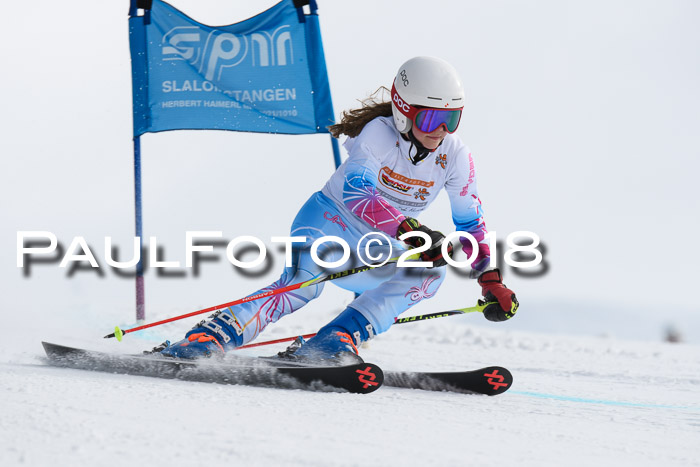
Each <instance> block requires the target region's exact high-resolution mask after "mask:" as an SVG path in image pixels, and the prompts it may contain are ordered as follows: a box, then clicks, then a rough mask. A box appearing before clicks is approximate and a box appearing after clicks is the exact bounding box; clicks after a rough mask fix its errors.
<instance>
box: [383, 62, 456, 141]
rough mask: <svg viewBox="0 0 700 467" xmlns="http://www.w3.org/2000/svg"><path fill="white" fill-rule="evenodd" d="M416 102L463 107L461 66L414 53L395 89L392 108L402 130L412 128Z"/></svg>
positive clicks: (400, 75)
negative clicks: (417, 55)
mask: <svg viewBox="0 0 700 467" xmlns="http://www.w3.org/2000/svg"><path fill="white" fill-rule="evenodd" d="M416 106H418V107H431V108H437V109H449V110H461V109H462V108H463V107H464V88H463V87H462V82H461V80H460V79H459V75H458V74H457V70H455V69H454V67H453V66H452V65H450V64H449V63H447V62H446V61H445V60H442V59H440V58H436V57H414V58H412V59H410V60H409V61H407V62H406V63H404V64H403V65H401V67H400V68H399V72H398V73H397V74H396V78H395V79H394V86H393V87H392V90H391V111H392V114H393V116H394V123H395V124H396V128H397V129H398V130H399V132H401V133H408V132H409V130H410V129H411V127H412V125H413V120H412V118H411V115H414V114H415V107H416Z"/></svg>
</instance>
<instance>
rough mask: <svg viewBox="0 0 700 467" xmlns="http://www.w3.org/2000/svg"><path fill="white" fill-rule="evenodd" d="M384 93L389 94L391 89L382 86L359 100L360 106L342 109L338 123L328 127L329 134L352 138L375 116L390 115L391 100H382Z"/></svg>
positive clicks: (336, 136) (335, 136)
mask: <svg viewBox="0 0 700 467" xmlns="http://www.w3.org/2000/svg"><path fill="white" fill-rule="evenodd" d="M384 93H386V94H387V95H390V94H391V91H389V90H388V89H387V88H385V87H384V86H382V87H380V88H379V89H377V90H376V91H374V92H373V93H372V94H371V95H370V96H369V97H368V98H367V99H365V100H363V101H360V102H361V103H362V107H360V108H358V109H353V110H345V111H343V113H342V115H341V118H340V123H336V124H335V125H331V126H329V127H328V130H329V131H330V132H331V135H333V137H334V138H340V135H347V136H349V137H351V138H354V137H355V136H357V135H359V134H360V132H361V131H362V129H363V128H364V127H365V125H367V124H368V123H369V122H370V121H372V120H374V119H375V118H377V117H391V115H392V114H391V101H389V102H386V101H384V99H383V95H384Z"/></svg>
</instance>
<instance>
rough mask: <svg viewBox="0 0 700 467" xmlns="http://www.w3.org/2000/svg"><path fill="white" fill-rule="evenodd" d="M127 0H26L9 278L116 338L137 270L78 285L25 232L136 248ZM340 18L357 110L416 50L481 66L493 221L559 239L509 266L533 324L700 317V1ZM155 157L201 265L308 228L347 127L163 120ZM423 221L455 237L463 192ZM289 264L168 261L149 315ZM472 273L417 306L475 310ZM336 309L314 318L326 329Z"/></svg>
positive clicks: (375, 12) (11, 124)
mask: <svg viewBox="0 0 700 467" xmlns="http://www.w3.org/2000/svg"><path fill="white" fill-rule="evenodd" d="M250 3H251V2H242V1H235V2H234V1H228V2H224V1H221V0H199V1H194V0H191V1H174V2H172V4H173V5H175V6H177V7H180V8H181V9H183V11H185V12H186V13H188V14H190V15H191V16H193V17H194V18H195V19H198V20H200V21H202V22H205V23H210V24H225V23H231V22H235V21H238V20H241V19H244V18H246V17H248V16H250V15H251V14H254V13H255V12H256V11H262V10H263V9H264V8H266V7H267V6H269V5H271V4H273V3H274V2H256V5H255V6H251V5H250ZM98 5H99V6H98ZM80 7H82V5H81V6H80ZM127 9H128V2H127V1H123V2H101V3H99V4H94V5H92V7H91V8H84V9H82V10H81V9H76V8H71V7H69V6H68V5H66V4H65V3H61V2H52V1H37V2H34V3H33V11H35V12H37V13H36V14H29V13H27V11H26V10H25V9H24V8H23V5H21V4H19V3H16V2H15V3H11V4H8V5H6V6H5V13H6V16H5V17H6V18H11V20H10V21H6V22H5V24H4V26H3V28H2V29H1V32H0V34H1V35H2V37H1V39H2V40H0V52H1V53H2V57H3V73H2V74H1V75H0V88H1V89H2V90H3V91H4V92H3V112H2V114H0V119H1V121H0V123H1V124H0V128H1V131H2V138H0V153H1V154H2V159H1V160H2V170H0V177H2V178H1V179H0V190H2V193H1V194H2V202H1V205H2V218H3V222H2V231H1V232H0V246H2V248H0V260H1V264H2V268H1V269H0V279H1V280H2V283H3V284H5V286H4V287H3V291H4V293H3V294H2V296H1V300H2V313H3V316H4V317H7V318H10V319H11V320H10V322H12V319H17V320H22V319H28V318H29V317H30V316H37V317H39V316H40V317H47V316H48V315H49V314H50V316H51V318H47V319H53V320H55V321H56V323H57V325H60V326H65V327H70V325H71V323H73V322H75V321H76V320H85V319H88V320H90V321H91V322H94V323H95V326H96V327H97V326H103V323H104V322H106V326H103V327H105V334H106V333H107V332H109V330H110V325H113V324H116V323H112V321H113V320H115V319H123V320H124V321H128V320H129V319H130V318H131V317H132V316H133V302H134V292H133V284H132V281H130V280H126V279H122V278H118V277H116V276H115V275H114V274H113V273H112V272H111V271H109V270H107V269H105V270H104V277H103V278H99V277H98V276H97V274H95V273H90V272H78V273H77V274H76V276H75V277H73V278H66V271H65V270H61V269H59V268H58V265H57V263H53V264H50V265H37V266H36V268H35V269H34V271H33V272H32V274H31V277H30V278H25V277H23V274H22V270H20V269H18V268H17V267H16V247H15V245H16V232H17V231H18V230H49V231H52V232H54V233H56V234H57V235H58V237H59V240H60V241H61V242H62V243H63V244H64V246H68V244H69V243H70V241H71V240H72V238H73V237H74V236H77V235H82V236H84V237H86V239H87V240H88V242H89V243H90V245H91V246H94V247H95V253H96V255H97V256H98V259H100V258H101V257H103V248H102V243H103V241H104V237H105V236H112V237H113V238H114V240H115V242H116V243H118V244H119V245H121V246H122V250H129V249H130V244H131V237H132V236H133V229H134V227H133V176H132V171H133V168H132V146H131V83H130V58H129V49H128V35H127ZM319 14H320V20H321V29H322V34H323V40H324V47H325V52H326V61H327V65H328V70H329V77H330V83H331V90H332V94H333V99H334V107H335V111H336V114H339V113H340V111H341V110H343V109H348V108H351V107H354V106H356V105H357V102H356V100H357V99H361V98H364V97H366V96H367V95H368V94H370V93H371V92H372V91H374V90H375V89H376V88H377V87H379V86H380V85H390V83H391V80H392V79H393V76H394V74H395V73H396V70H397V68H398V66H399V65H400V64H401V63H402V62H403V61H405V60H406V59H408V58H410V57H412V56H416V55H436V56H440V57H442V58H444V59H446V60H448V61H450V62H451V63H452V64H453V65H454V66H455V67H456V68H457V69H458V70H459V72H460V73H461V75H462V78H463V81H464V84H465V88H466V92H467V107H466V109H465V113H464V117H463V119H462V125H461V127H460V130H459V134H460V136H461V137H462V138H463V139H464V140H465V141H466V142H467V144H468V145H469V146H470V147H471V149H472V152H473V153H474V155H475V158H476V163H477V177H478V184H479V190H480V195H481V199H482V201H483V204H484V208H485V211H486V221H487V226H488V227H489V229H490V230H495V231H497V232H498V234H499V237H500V238H505V235H507V234H508V233H510V232H513V231H517V230H530V231H533V232H536V233H537V234H539V235H540V236H541V238H542V240H543V242H545V244H546V245H547V247H548V251H547V254H546V259H547V261H548V262H549V263H550V267H551V268H550V272H549V273H548V274H547V275H546V276H544V277H542V278H539V279H529V280H528V279H520V278H517V277H515V276H514V275H513V274H512V273H509V272H508V271H506V277H507V281H506V282H507V284H508V285H509V286H511V288H513V289H514V290H515V291H516V292H517V293H518V296H519V298H520V301H521V302H522V303H523V308H522V312H521V314H520V315H519V316H518V319H519V320H520V325H522V326H525V327H527V325H528V321H529V320H531V321H530V322H531V323H537V322H538V320H537V317H538V313H540V312H542V310H545V309H546V310H549V311H552V310H555V311H557V313H558V314H556V315H548V316H555V317H556V318H555V319H556V322H557V323H558V324H559V328H560V329H561V330H562V331H571V330H572V329H571V328H572V324H571V323H574V322H578V320H580V319H581V317H580V316H576V317H574V316H572V315H571V314H567V312H569V313H578V312H580V311H581V310H585V309H586V308H589V309H590V308H597V307H598V306H599V307H600V308H601V309H607V310H610V312H611V313H615V312H618V311H619V312H626V313H631V314H630V315H629V316H632V317H633V318H632V319H631V320H630V321H627V322H626V323H627V324H628V325H629V326H631V327H634V326H637V325H640V326H643V324H644V323H643V322H644V321H645V320H648V321H649V322H652V321H653V322H657V321H659V320H660V319H664V320H667V321H674V322H676V323H677V325H680V326H684V323H693V321H692V320H693V319H695V321H694V324H697V323H698V320H697V318H695V316H696V315H697V313H698V312H699V311H700V310H698V305H697V301H696V300H695V297H694V287H695V284H696V283H697V279H698V278H699V277H698V273H697V268H696V264H697V263H698V260H699V259H700V254H699V253H698V249H697V246H696V243H697V241H696V237H697V235H696V233H697V231H698V228H699V227H700V222H699V219H698V213H700V209H699V208H700V206H699V200H700V190H699V189H698V187H697V184H696V181H695V180H696V177H697V173H698V171H699V169H700V163H699V162H698V161H699V158H698V156H700V154H699V153H700V144H699V141H698V139H699V136H698V135H699V134H700V132H699V129H700V87H699V86H698V83H700V55H699V54H698V50H699V47H698V46H699V45H700V29H699V28H698V27H697V25H698V23H699V20H700V4H698V3H697V2H694V1H664V2H661V1H637V2H629V1H585V2H584V1H569V2H561V1H534V2H519V1H499V2H476V1H459V2H458V1H453V2H447V1H432V2H420V1H416V0H411V1H406V2H401V3H400V7H399V6H398V4H397V3H395V2H375V1H353V2H339V1H329V0H321V1H320V10H319ZM143 157H144V162H143V165H144V167H143V183H144V228H145V233H146V234H147V235H156V236H157V237H158V238H159V240H161V241H162V242H163V243H164V244H165V246H166V255H167V259H169V260H180V261H184V238H185V231H187V230H221V231H223V232H224V236H225V237H226V238H233V237H235V236H238V235H256V236H259V237H261V238H262V239H269V238H270V237H272V236H280V235H287V233H288V229H289V226H290V224H291V221H292V219H293V218H294V215H295V214H296V212H297V210H298V208H299V207H300V206H301V205H302V204H303V202H304V201H305V200H306V198H308V196H309V195H310V194H311V193H312V192H313V191H315V190H317V189H320V187H321V186H322V185H323V184H324V183H325V181H326V179H327V178H328V176H330V174H331V172H332V159H331V156H330V144H329V141H328V137H327V136H320V135H317V136H297V137H289V136H271V135H250V134H239V133H231V132H206V131H205V132H171V133H168V134H158V135H146V136H144V137H143ZM421 220H422V221H423V222H424V223H426V224H427V225H429V226H431V227H434V228H438V229H441V230H443V231H451V230H452V229H453V226H452V225H451V222H450V215H449V206H448V203H447V199H446V198H445V197H443V198H442V199H439V200H438V201H436V202H435V203H434V205H433V206H432V207H431V209H430V210H429V211H428V212H427V213H426V214H425V216H424V217H423V218H421ZM221 257H222V258H223V252H222V253H221ZM276 258H277V260H276V262H275V265H274V267H273V268H272V270H271V271H270V272H269V273H267V274H266V275H264V276H263V277H258V278H246V277H243V276H242V275H240V274H238V273H234V272H231V269H230V266H228V265H227V264H225V263H224V262H223V261H224V260H223V259H222V261H221V262H219V263H218V265H217V264H209V263H208V264H205V265H204V266H203V272H202V275H201V277H200V278H199V279H194V278H193V277H192V274H191V271H188V272H186V277H185V278H184V279H182V278H181V279H161V278H158V277H156V276H155V274H153V271H151V272H150V273H149V275H148V276H147V285H146V290H147V309H148V310H149V313H150V315H149V316H159V317H164V316H171V315H173V314H176V313H183V312H187V311H191V310H194V309H197V308H200V307H205V306H209V305H214V304H216V303H221V302H225V301H229V300H233V299H235V298H239V297H241V296H244V295H247V294H248V293H250V292H253V291H254V290H257V289H258V288H260V287H262V286H265V285H267V284H268V283H270V282H272V281H273V280H274V279H276V277H277V276H278V274H279V272H280V271H281V265H282V264H281V256H280V255H277V256H276ZM102 262H103V263H104V261H102ZM465 281H466V280H465V279H462V278H459V277H456V276H454V275H453V276H451V277H450V278H449V279H448V281H447V282H446V283H445V285H444V286H443V290H442V291H441V293H440V294H438V297H437V298H435V299H433V300H431V301H430V302H425V303H423V304H421V305H420V307H422V308H420V309H418V308H416V311H417V312H418V311H420V312H429V311H440V310H442V309H449V308H455V307H464V306H469V305H472V304H473V303H474V302H475V301H476V298H477V296H478V287H476V285H475V284H474V283H473V282H467V283H466V284H465ZM330 290H331V287H327V291H326V293H325V294H324V297H322V298H321V299H320V300H319V302H318V303H317V304H314V305H310V306H309V309H316V310H328V309H333V310H335V309H340V308H342V306H343V305H344V304H345V303H346V302H347V300H348V299H349V298H348V296H347V294H346V293H342V292H339V291H333V292H330ZM302 313H303V312H302ZM312 313H313V312H312ZM32 314H33V315H32ZM305 316H311V315H305ZM539 316H540V317H542V315H539ZM596 316H598V317H600V316H603V317H604V316H605V315H600V314H598V315H596ZM625 316H628V315H625ZM295 318H297V317H296V316H295ZM569 318H571V319H569ZM297 319H298V318H297ZM304 319H309V318H304ZM603 319H605V318H603ZM610 319H611V322H613V321H615V317H614V316H611V317H610ZM637 320H638V322H637ZM689 320H690V321H689ZM187 324H188V325H189V324H191V322H189V323H187ZM321 324H323V323H322V322H321V321H319V320H311V319H310V321H309V326H310V328H315V327H316V326H317V325H321ZM550 324H551V323H550ZM513 325H514V326H517V325H518V323H514V324H513ZM556 327H557V326H555V328H556ZM310 330H311V331H313V329H310ZM696 331H697V330H696ZM696 331H693V330H689V332H690V333H691V334H692V332H696ZM3 332H4V331H3Z"/></svg>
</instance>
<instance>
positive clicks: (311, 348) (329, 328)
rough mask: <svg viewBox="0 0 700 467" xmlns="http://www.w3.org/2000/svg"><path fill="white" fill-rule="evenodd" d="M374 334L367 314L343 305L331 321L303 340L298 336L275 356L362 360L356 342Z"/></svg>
mask: <svg viewBox="0 0 700 467" xmlns="http://www.w3.org/2000/svg"><path fill="white" fill-rule="evenodd" d="M372 337H374V330H373V328H372V325H371V324H370V322H369V321H367V318H365V317H364V316H363V315H362V314H361V313H360V312H359V311H357V310H355V309H354V308H350V307H348V308H346V309H345V311H343V312H342V313H341V314H340V315H338V316H337V317H336V318H335V319H334V320H333V321H331V322H330V323H328V324H327V325H325V326H324V327H322V328H321V329H320V330H319V331H318V333H317V334H316V335H315V336H314V337H312V338H311V339H309V340H308V341H305V340H304V339H303V338H302V337H298V338H297V339H296V340H295V341H294V342H293V343H292V344H291V345H290V346H289V347H287V350H285V351H284V352H280V353H278V354H277V357H278V358H281V359H287V360H293V361H298V362H300V363H313V364H319V365H352V364H355V363H362V362H363V361H364V360H362V357H360V355H359V351H358V350H357V346H358V345H359V344H360V343H362V342H364V341H367V340H369V339H371V338H372Z"/></svg>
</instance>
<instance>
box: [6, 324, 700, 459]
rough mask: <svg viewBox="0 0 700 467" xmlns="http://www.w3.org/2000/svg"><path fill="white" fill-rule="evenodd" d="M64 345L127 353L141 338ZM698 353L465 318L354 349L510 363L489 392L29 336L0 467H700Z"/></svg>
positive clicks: (400, 365) (413, 363)
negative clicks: (60, 346) (58, 359)
mask: <svg viewBox="0 0 700 467" xmlns="http://www.w3.org/2000/svg"><path fill="white" fill-rule="evenodd" d="M278 328H279V327H278ZM285 331H289V328H287V329H286V330H281V329H280V330H279V331H278V330H277V329H275V332H270V333H269V337H271V338H272V337H280V336H281V335H282V334H281V333H283V332H285ZM45 337H46V338H47V339H48V338H50V337H51V336H45ZM65 340H66V339H65V338H64V341H63V342H62V343H65V344H73V345H76V346H83V347H91V348H100V349H103V350H104V349H110V348H111V349H112V350H117V351H121V352H131V351H134V350H135V349H138V348H143V347H144V346H147V344H148V343H147V342H146V341H145V340H141V339H132V340H131V341H130V342H128V343H127V342H126V340H125V343H124V344H126V346H124V345H122V346H114V344H112V343H107V342H113V341H105V342H99V341H96V340H93V341H92V342H90V341H87V340H84V339H83V340H80V339H78V340H75V339H72V341H71V342H65ZM68 340H71V339H68ZM253 350H256V352H258V353H259V352H260V350H258V349H251V350H248V351H247V352H249V353H250V354H253ZM274 350H277V348H275V349H266V350H264V351H263V352H268V353H269V352H272V351H274ZM698 350H700V349H698V347H697V346H695V345H690V344H679V345H672V344H664V343H648V342H646V343H640V342H633V341H620V340H613V339H609V338H595V337H566V336H555V335H544V334H542V335H540V334H534V333H526V332H522V331H518V332H515V331H508V330H503V329H502V328H501V329H499V328H498V327H497V326H490V325H488V324H486V325H485V326H484V327H482V326H481V325H479V326H474V325H473V324H472V323H471V322H467V321H466V320H460V319H458V318H446V319H443V320H439V321H437V320H436V321H434V322H428V323H421V324H415V325H406V326H402V327H397V328H396V329H394V330H392V332H391V333H388V334H384V335H381V336H379V337H378V338H377V339H375V340H374V341H372V342H371V345H370V346H369V347H368V348H364V349H363V350H362V353H363V355H364V357H365V358H366V359H367V360H368V361H372V362H375V363H377V364H379V365H381V366H382V367H383V368H385V369H411V370H435V369H443V370H458V369H465V368H477V367H480V366H485V365H488V364H500V365H503V366H506V367H508V368H509V369H510V370H511V371H512V372H513V374H514V377H515V382H514V384H513V387H512V389H511V390H510V391H509V392H506V393H505V394H503V395H501V396H496V397H487V396H468V395H462V394H454V393H434V392H427V391H420V390H407V389H396V388H390V387H383V388H381V389H380V390H379V391H377V392H375V393H373V394H370V395H354V394H347V393H318V392H310V391H302V390H279V389H269V388H257V387H244V386H224V385H216V384H206V383H196V382H185V381H172V380H161V379H154V378H147V377H137V376H123V375H117V374H103V373H93V372H87V371H80V370H72V369H63V368H55V367H51V366H48V365H47V362H46V360H45V359H44V357H43V355H42V349H41V346H40V344H39V342H38V341H37V342H26V341H25V342H24V343H23V344H22V345H19V346H16V347H15V351H14V352H9V353H3V356H2V357H1V360H0V375H2V376H1V378H0V394H2V396H1V398H0V400H2V402H1V404H2V414H3V416H2V417H1V418H0V438H1V439H2V443H1V445H0V464H1V465H4V466H12V465H114V463H115V461H117V460H118V462H119V463H120V464H124V465H127V464H131V463H133V464H136V465H205V464H211V463H214V462H225V463H227V464H231V465H246V466H251V465H253V466H254V465H304V466H310V465H317V466H350V465H492V464H494V463H497V464H499V465H509V464H513V463H516V462H517V465H521V466H522V465H525V466H528V465H532V466H541V465H582V466H584V465H585V466H588V465H616V466H619V465H634V466H660V465H664V466H675V465H677V466H689V465H700V448H698V444H697V436H698V433H699V432H700V396H699V394H700V391H699V390H700V377H699V376H698V374H697V369H698V367H699V364H700V352H699V351H698Z"/></svg>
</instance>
